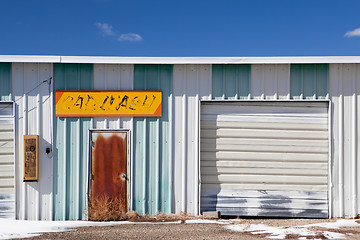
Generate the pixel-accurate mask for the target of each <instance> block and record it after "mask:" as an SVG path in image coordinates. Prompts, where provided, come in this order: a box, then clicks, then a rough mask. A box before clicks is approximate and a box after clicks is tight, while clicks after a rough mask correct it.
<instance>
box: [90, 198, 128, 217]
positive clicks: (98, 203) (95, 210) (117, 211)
mask: <svg viewBox="0 0 360 240" xmlns="http://www.w3.org/2000/svg"><path fill="white" fill-rule="evenodd" d="M126 218H127V217H126V207H124V204H123V203H122V201H121V200H120V199H117V198H110V197H108V196H102V197H98V198H96V199H92V200H91V201H90V200H89V208H88V219H89V220H90V221H101V222H102V221H121V220H126Z"/></svg>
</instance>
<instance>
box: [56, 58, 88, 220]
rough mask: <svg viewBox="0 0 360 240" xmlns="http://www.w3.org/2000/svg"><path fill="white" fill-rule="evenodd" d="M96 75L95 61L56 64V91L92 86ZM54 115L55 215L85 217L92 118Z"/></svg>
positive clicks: (59, 217)
mask: <svg viewBox="0 0 360 240" xmlns="http://www.w3.org/2000/svg"><path fill="white" fill-rule="evenodd" d="M93 78H94V77H93V65H92V64H54V91H56V90H92V89H93V82H94V79H93ZM54 110H55V103H54ZM54 119H55V124H54V140H55V143H54V146H55V148H54V215H53V218H54V219H55V220H80V219H86V214H85V212H84V211H85V210H86V207H87V206H86V204H87V194H86V190H87V173H88V144H89V140H88V138H89V136H88V130H89V129H90V128H92V126H93V119H92V118H77V117H55V111H54Z"/></svg>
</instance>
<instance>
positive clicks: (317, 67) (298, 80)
mask: <svg viewBox="0 0 360 240" xmlns="http://www.w3.org/2000/svg"><path fill="white" fill-rule="evenodd" d="M328 72H329V65H328V64H292V65H291V70H290V86H291V89H290V94H291V98H293V99H327V98H328V97H329V96H328V75H329V73H328Z"/></svg>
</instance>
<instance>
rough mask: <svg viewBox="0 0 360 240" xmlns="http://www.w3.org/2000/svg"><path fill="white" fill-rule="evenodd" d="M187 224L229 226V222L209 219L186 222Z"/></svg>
mask: <svg viewBox="0 0 360 240" xmlns="http://www.w3.org/2000/svg"><path fill="white" fill-rule="evenodd" d="M185 223H215V224H228V223H229V221H224V220H222V221H219V220H209V219H194V220H186V221H185Z"/></svg>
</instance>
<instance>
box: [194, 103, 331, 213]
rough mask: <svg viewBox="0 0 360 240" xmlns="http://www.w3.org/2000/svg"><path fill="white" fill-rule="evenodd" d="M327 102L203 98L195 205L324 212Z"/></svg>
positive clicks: (205, 208) (236, 209)
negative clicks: (199, 191) (198, 190)
mask: <svg viewBox="0 0 360 240" xmlns="http://www.w3.org/2000/svg"><path fill="white" fill-rule="evenodd" d="M327 106H328V102H292V101H288V102H226V103H224V102H211V103H204V104H203V105H202V108H201V122H200V124H201V132H200V135H201V144H200V159H201V160H200V166H201V168H200V171H201V189H202V194H201V210H202V211H211V210H213V211H221V213H222V214H223V215H240V216H241V215H243V216H274V217H328V161H329V160H328V158H329V155H328V152H329V139H328V138H329V133H328V108H327ZM270 192H271V193H270Z"/></svg>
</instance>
